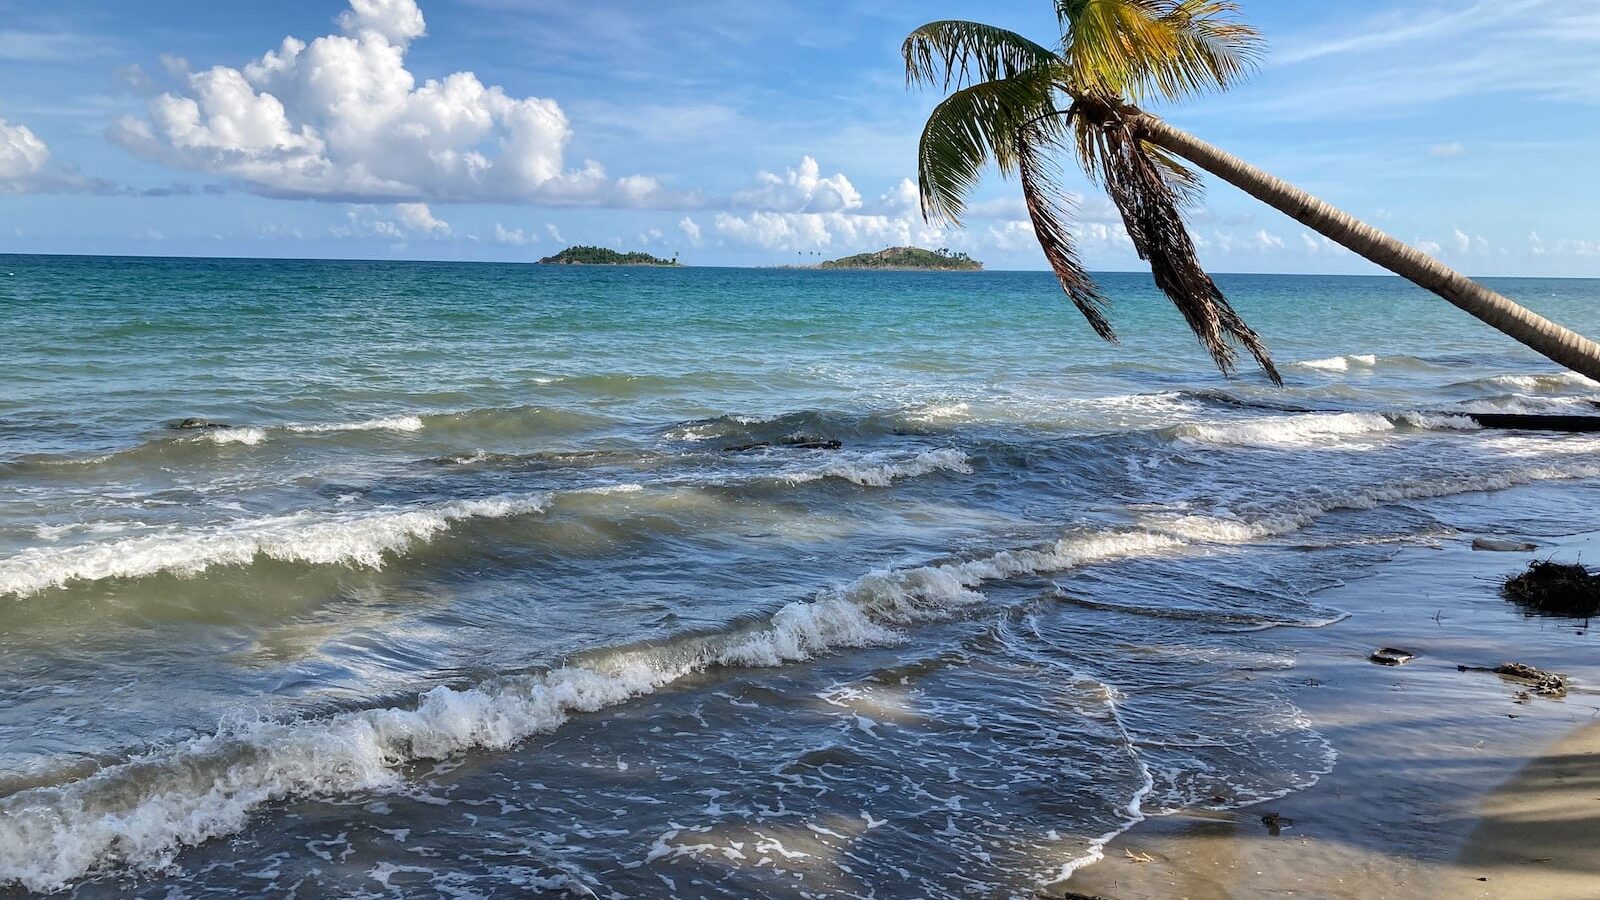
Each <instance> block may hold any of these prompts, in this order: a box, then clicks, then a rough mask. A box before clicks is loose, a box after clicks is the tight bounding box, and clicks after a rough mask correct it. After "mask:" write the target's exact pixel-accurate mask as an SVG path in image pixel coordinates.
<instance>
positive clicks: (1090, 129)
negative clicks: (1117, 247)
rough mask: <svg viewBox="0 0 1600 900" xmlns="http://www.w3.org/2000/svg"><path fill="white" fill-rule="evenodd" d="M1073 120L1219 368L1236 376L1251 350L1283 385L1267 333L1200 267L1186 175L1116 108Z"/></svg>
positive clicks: (1078, 112) (1160, 282)
mask: <svg viewBox="0 0 1600 900" xmlns="http://www.w3.org/2000/svg"><path fill="white" fill-rule="evenodd" d="M1073 119H1074V124H1075V135H1076V138H1077V143H1078V152H1079V155H1080V156H1081V157H1082V158H1083V160H1084V161H1085V163H1086V165H1090V164H1092V166H1093V169H1092V171H1094V172H1095V173H1096V174H1097V176H1098V178H1099V180H1100V181H1101V182H1102V183H1103V184H1104V186H1105V189H1106V193H1107V194H1108V195H1109V196H1110V197H1111V201H1112V202H1113V203H1115V204H1116V206H1117V209H1118V210H1119V211H1120V212H1121V213H1122V221H1123V225H1124V226H1125V227H1126V228H1127V230H1128V238H1129V240H1131V241H1132V242H1133V247H1134V249H1135V250H1136V251H1137V252H1138V254H1139V258H1140V259H1143V260H1145V261H1146V262H1148V263H1149V264H1150V272H1151V274H1152V275H1153V276H1154V277H1155V281H1156V286H1157V287H1159V288H1160V289H1161V292H1162V293H1164V294H1166V295H1167V297H1168V299H1170V300H1171V301H1172V303H1173V305H1174V306H1176V307H1177V308H1178V311H1179V312H1180V313H1182V314H1183V317H1184V320H1185V321H1186V322H1188V324H1189V328H1190V329H1191V330H1192V331H1193V332H1194V333H1195V336H1196V337H1197V338H1199V339H1200V343H1201V345H1202V346H1204V347H1205V348H1206V351H1207V352H1208V353H1210V354H1211V358H1212V359H1214V360H1215V361H1216V363H1217V367H1218V368H1219V369H1221V370H1222V371H1223V372H1225V373H1232V372H1233V371H1234V370H1235V367H1236V364H1237V357H1238V353H1237V350H1236V349H1235V348H1236V346H1237V347H1243V348H1244V349H1245V350H1248V351H1249V352H1250V355H1251V356H1253V357H1255V360H1256V362H1257V363H1259V364H1260V366H1261V368H1262V370H1263V371H1264V372H1266V375H1267V377H1268V378H1270V379H1272V382H1273V383H1274V384H1282V383H1283V378H1282V377H1281V376H1280V375H1279V374H1278V370H1277V367H1276V366H1274V365H1273V363H1272V357H1271V356H1270V354H1268V352H1267V348H1266V345H1265V344H1263V343H1262V341H1261V338H1260V336H1259V335H1257V334H1256V333H1255V331H1254V330H1253V329H1251V328H1250V326H1249V325H1246V324H1245V322H1244V320H1243V319H1241V318H1240V317H1239V314H1238V313H1237V312H1235V311H1234V309H1233V306H1232V305H1231V304H1230V303H1229V302H1228V299H1227V297H1226V296H1224V295H1223V293H1222V290H1221V289H1220V288H1218V287H1217V284H1216V282H1215V281H1213V280H1212V279H1211V276H1210V275H1207V274H1206V272H1205V270H1204V269H1203V268H1201V266H1200V261H1199V258H1198V255H1197V254H1196V251H1195V246H1194V239H1193V238H1191V237H1190V236H1189V230H1188V227H1187V226H1186V225H1185V224H1184V220H1183V213H1182V211H1181V209H1180V207H1181V206H1182V204H1183V196H1182V193H1181V190H1180V188H1179V187H1178V186H1175V182H1176V184H1177V185H1181V184H1182V180H1181V177H1178V176H1175V175H1174V173H1173V171H1172V169H1171V168H1170V166H1168V165H1167V164H1165V163H1164V162H1163V161H1162V159H1161V158H1160V157H1158V156H1157V155H1155V154H1152V153H1151V152H1150V148H1149V146H1148V145H1147V144H1145V142H1144V141H1142V140H1140V138H1139V136H1138V134H1137V133H1136V131H1135V129H1134V128H1133V127H1132V125H1131V124H1130V121H1129V120H1128V119H1126V118H1124V117H1122V116H1120V115H1118V114H1117V112H1116V111H1115V109H1114V108H1110V107H1106V106H1099V105H1096V104H1094V103H1092V102H1085V103H1081V104H1079V105H1078V106H1077V107H1075V110H1074V115H1073Z"/></svg>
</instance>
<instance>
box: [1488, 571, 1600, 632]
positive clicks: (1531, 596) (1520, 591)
mask: <svg viewBox="0 0 1600 900" xmlns="http://www.w3.org/2000/svg"><path fill="white" fill-rule="evenodd" d="M1503 590H1504V591H1505V595H1506V597H1507V598H1509V599H1510V600H1511V602H1513V603H1515V604H1517V605H1518V606H1520V607H1522V608H1523V609H1524V610H1525V611H1527V612H1528V613H1529V614H1530V615H1541V616H1562V617H1566V618H1573V619H1587V618H1590V617H1592V616H1594V615H1595V614H1596V613H1600V575H1596V574H1595V573H1593V572H1590V571H1589V570H1588V569H1587V568H1585V567H1583V566H1580V565H1576V564H1572V563H1558V562H1551V561H1549V560H1539V561H1536V562H1533V563H1530V564H1529V565H1528V571H1526V572H1523V573H1521V574H1519V575H1513V576H1512V577H1510V578H1508V579H1506V583H1505V587H1504V588H1503Z"/></svg>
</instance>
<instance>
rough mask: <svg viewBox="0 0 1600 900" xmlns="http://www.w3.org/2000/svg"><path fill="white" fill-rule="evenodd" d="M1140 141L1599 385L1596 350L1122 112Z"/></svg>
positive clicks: (1325, 208)
mask: <svg viewBox="0 0 1600 900" xmlns="http://www.w3.org/2000/svg"><path fill="white" fill-rule="evenodd" d="M1119 112H1120V113H1121V115H1123V116H1124V117H1126V118H1130V119H1132V122H1131V124H1132V125H1133V126H1134V128H1135V130H1136V131H1137V132H1138V134H1139V135H1140V137H1142V138H1143V139H1144V140H1146V141H1149V142H1150V143H1152V144H1155V145H1157V146H1159V147H1161V148H1163V149H1165V150H1167V151H1168V152H1171V153H1173V154H1176V155H1178V156H1181V157H1183V158H1184V159H1187V160H1188V161H1190V162H1192V163H1194V164H1195V165H1197V166H1199V167H1200V168H1202V169H1205V170H1206V171H1207V172H1210V173H1211V174H1213V175H1215V176H1217V177H1218V178H1220V179H1222V180H1223V181H1226V182H1228V183H1229V184H1231V185H1233V186H1234V187H1236V188H1239V189H1240V190H1242V191H1244V192H1245V193H1247V194H1249V195H1250V196H1252V197H1255V198H1256V199H1257V200H1260V201H1262V202H1263V203H1265V204H1267V205H1268V206H1271V207H1273V208H1274V209H1276V210H1278V211H1279V212H1281V213H1283V214H1285V215H1287V216H1289V217H1290V218H1291V219H1294V220H1295V221H1297V222H1299V223H1300V224H1302V225H1304V226H1306V227H1307V228H1310V229H1311V230H1313V231H1316V232H1318V233H1319V234H1322V235H1323V236H1325V237H1327V238H1328V239H1329V240H1331V241H1333V242H1335V243H1337V244H1339V245H1340V246H1343V247H1345V248H1346V249H1348V250H1350V251H1352V252H1354V253H1357V254H1359V255H1361V256H1363V257H1365V258H1367V259H1368V260H1371V261H1372V262H1374V263H1377V264H1378V265H1380V266H1382V267H1383V268H1385V269H1388V270H1389V271H1391V272H1393V273H1395V274H1396V275H1399V276H1400V277H1402V278H1405V279H1408V280H1410V281H1412V282H1413V283H1415V284H1417V285H1418V286H1420V287H1423V288H1426V289H1427V290H1430V291H1432V292H1434V293H1435V294H1438V295H1439V296H1441V297H1443V298H1444V299H1446V300H1448V301H1450V302H1451V303H1453V304H1455V305H1456V306H1458V307H1460V308H1461V309H1462V310H1464V311H1466V312H1467V313H1468V314H1470V315H1472V316H1475V317H1477V318H1478V319H1481V320H1482V321H1483V322H1485V323H1486V324H1488V325H1490V326H1492V327H1494V328H1497V329H1499V330H1500V331H1502V332H1504V333H1505V334H1507V335H1509V336H1510V337H1512V338H1514V339H1515V340H1517V341H1520V342H1521V343H1522V344H1524V345H1526V346H1527V347H1529V348H1531V349H1533V350H1535V351H1537V352H1538V353H1540V354H1543V355H1544V356H1546V357H1548V358H1550V359H1552V360H1554V361H1555V362H1558V363H1560V364H1561V365H1563V366H1566V367H1567V368H1569V369H1572V370H1573V371H1575V372H1578V373H1580V374H1583V375H1587V376H1588V377H1590V378H1593V379H1595V380H1596V381H1600V344H1597V343H1595V342H1594V341H1591V340H1589V339H1588V338H1586V337H1584V336H1583V335H1581V334H1578V333H1577V332H1575V331H1572V330H1571V329H1569V328H1565V327H1563V326H1561V325H1558V324H1556V323H1555V322H1552V321H1550V320H1549V319H1546V318H1545V317H1543V316H1541V315H1538V314H1537V313H1534V312H1532V311H1531V310H1528V309H1525V308H1523V307H1522V306H1519V305H1518V304H1517V303H1515V302H1514V301H1512V300H1511V299H1509V298H1507V297H1504V296H1502V295H1500V294H1497V293H1495V292H1494V291H1491V290H1489V289H1488V288H1486V287H1484V286H1483V285H1481V284H1478V283H1477V282H1475V281H1473V280H1472V279H1470V278H1468V277H1466V276H1465V275H1462V274H1461V273H1460V272H1457V271H1455V270H1454V269H1452V268H1450V267H1449V266H1447V265H1445V264H1444V263H1442V262H1440V261H1438V260H1437V259H1434V258H1433V257H1431V256H1429V255H1428V254H1426V253H1423V252H1422V251H1420V250H1417V249H1416V248H1415V247H1412V246H1410V245H1408V244H1404V243H1402V242H1400V241H1398V240H1396V239H1394V238H1392V237H1390V236H1389V235H1387V234H1384V233H1383V232H1381V231H1379V230H1378V229H1376V228H1373V227H1372V226H1371V225H1368V224H1366V223H1365V222H1362V221H1361V220H1359V219H1357V218H1355V217H1354V216H1351V215H1349V214H1347V213H1344V212H1341V211H1340V210H1338V209H1336V208H1334V207H1333V206H1331V205H1329V204H1328V203H1325V202H1323V201H1322V200H1318V199H1317V198H1316V197H1313V196H1311V195H1310V194H1308V193H1306V192H1305V191H1302V190H1300V189H1299V188H1297V187H1295V186H1294V185H1292V184H1289V183H1288V182H1286V181H1284V180H1283V179H1281V178H1277V177H1275V176H1273V175H1271V174H1268V173H1267V172H1264V171H1262V170H1261V169H1258V168H1256V167H1255V166H1252V165H1250V164H1249V163H1247V162H1245V161H1244V160H1242V159H1239V158H1238V157H1236V156H1234V155H1233V154H1231V153H1228V152H1226V151H1224V150H1221V149H1220V148H1218V147H1215V146H1213V145H1211V144H1208V143H1206V142H1205V141H1202V140H1200V139H1199V138H1197V137H1195V136H1194V135H1192V134H1189V133H1187V132H1185V131H1181V130H1179V129H1177V128H1174V127H1172V126H1171V125H1169V124H1167V123H1166V122H1164V121H1162V120H1161V119H1158V118H1156V117H1155V116H1152V115H1150V114H1149V113H1145V112H1140V111H1137V110H1134V109H1131V108H1128V109H1124V110H1120V111H1119Z"/></svg>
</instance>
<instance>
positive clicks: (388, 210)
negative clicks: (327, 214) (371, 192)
mask: <svg viewBox="0 0 1600 900" xmlns="http://www.w3.org/2000/svg"><path fill="white" fill-rule="evenodd" d="M328 232H329V233H330V234H332V235H333V236H334V237H341V238H371V237H378V238H387V239H389V240H394V241H404V240H406V239H407V238H410V237H436V238H438V237H447V236H449V234H450V223H448V222H445V221H442V220H440V219H437V218H435V217H434V215H433V211H432V210H430V209H429V208H428V204H426V203H395V204H391V205H389V206H387V207H380V206H375V205H373V204H370V203H355V204H351V205H350V207H349V208H348V209H346V210H345V220H344V221H343V222H341V223H339V224H337V225H334V226H332V227H330V228H329V229H328Z"/></svg>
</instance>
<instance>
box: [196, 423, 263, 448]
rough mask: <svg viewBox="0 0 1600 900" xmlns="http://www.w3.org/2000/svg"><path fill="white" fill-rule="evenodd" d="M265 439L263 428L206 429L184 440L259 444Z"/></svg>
mask: <svg viewBox="0 0 1600 900" xmlns="http://www.w3.org/2000/svg"><path fill="white" fill-rule="evenodd" d="M266 439H267V432H266V429H264V428H245V427H234V428H207V429H205V430H204V431H202V432H200V434H198V435H196V436H195V437H192V438H186V440H192V441H210V442H211V443H213V444H245V445H252V444H259V443H261V442H262V441H264V440H266Z"/></svg>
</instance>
